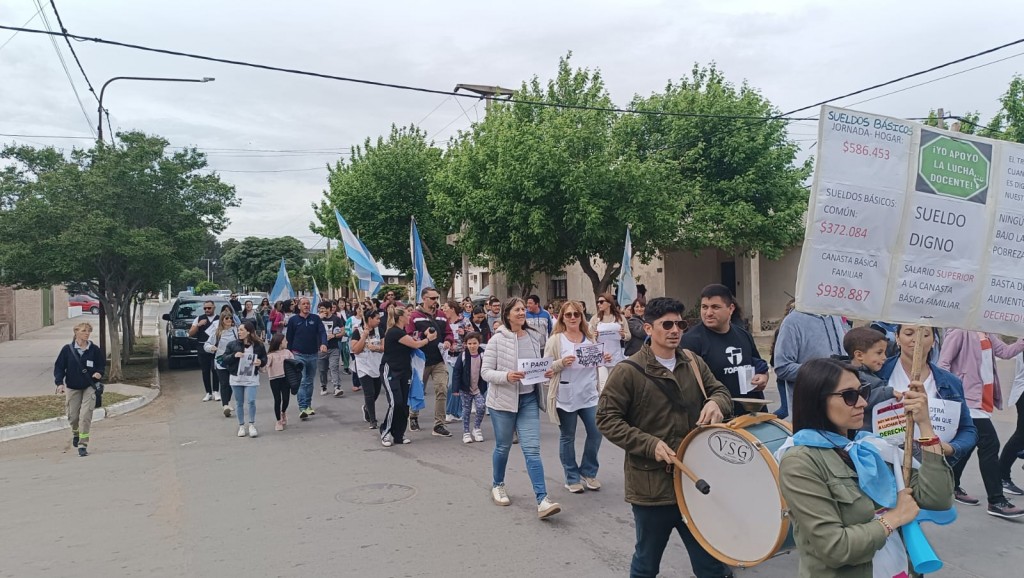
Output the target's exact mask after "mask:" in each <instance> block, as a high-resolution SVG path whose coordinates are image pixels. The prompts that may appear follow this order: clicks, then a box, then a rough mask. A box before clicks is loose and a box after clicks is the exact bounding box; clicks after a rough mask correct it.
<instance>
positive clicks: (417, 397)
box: [409, 349, 438, 411]
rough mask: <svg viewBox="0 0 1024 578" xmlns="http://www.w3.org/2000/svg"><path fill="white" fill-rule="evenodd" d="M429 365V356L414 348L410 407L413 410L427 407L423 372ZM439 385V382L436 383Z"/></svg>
mask: <svg viewBox="0 0 1024 578" xmlns="http://www.w3.org/2000/svg"><path fill="white" fill-rule="evenodd" d="M426 367H427V356H426V355H424V353H423V352H422V351H421V350H419V349H414V350H413V352H412V384H411V386H410V387H409V409H410V410H412V411H419V410H421V409H423V408H425V407H427V402H426V401H424V399H423V395H424V394H423V390H424V388H425V386H424V384H423V372H424V371H426ZM434 386H435V387H438V386H437V384H434Z"/></svg>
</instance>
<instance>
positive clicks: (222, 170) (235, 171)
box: [205, 166, 327, 173]
mask: <svg viewBox="0 0 1024 578" xmlns="http://www.w3.org/2000/svg"><path fill="white" fill-rule="evenodd" d="M326 169H327V167H326V166H321V167H310V168H308V169H269V170H262V169H261V170H255V171H247V170H227V169H212V168H209V167H207V168H206V169H205V170H208V171H214V172H218V173H299V172H303V171H322V170H326Z"/></svg>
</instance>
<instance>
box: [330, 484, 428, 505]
mask: <svg viewBox="0 0 1024 578" xmlns="http://www.w3.org/2000/svg"><path fill="white" fill-rule="evenodd" d="M415 495H416V488H414V487H412V486H403V485H402V484H366V485H364V486H356V487H354V488H349V489H347V490H344V491H341V492H338V493H337V494H336V495H335V496H334V499H335V500H338V501H339V502H348V503H349V504H369V505H376V504H391V503H394V502H401V501H403V500H408V499H409V498H412V497H413V496H415Z"/></svg>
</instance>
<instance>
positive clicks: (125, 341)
mask: <svg viewBox="0 0 1024 578" xmlns="http://www.w3.org/2000/svg"><path fill="white" fill-rule="evenodd" d="M131 314H132V309H131V303H130V302H129V304H128V305H127V306H126V307H122V308H121V316H120V319H118V321H119V322H120V327H119V329H120V331H121V355H122V357H121V358H122V359H123V360H124V361H128V360H129V359H131V358H132V322H131Z"/></svg>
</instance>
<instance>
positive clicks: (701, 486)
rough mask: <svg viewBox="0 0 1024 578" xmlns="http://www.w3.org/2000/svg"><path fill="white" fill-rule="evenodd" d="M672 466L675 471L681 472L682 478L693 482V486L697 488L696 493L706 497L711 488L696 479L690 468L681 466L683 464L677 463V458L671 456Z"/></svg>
mask: <svg viewBox="0 0 1024 578" xmlns="http://www.w3.org/2000/svg"><path fill="white" fill-rule="evenodd" d="M672 464H673V465H675V467H676V469H678V470H679V471H680V472H682V473H683V475H684V476H686V477H688V478H690V481H692V482H693V485H694V486H695V487H696V488H697V491H698V492H700V493H702V494H704V495H707V494H708V492H710V491H711V486H709V485H708V483H707V482H705V481H704V480H702V479H700V478H698V477H697V474H694V473H693V471H691V470H690V468H688V467H686V466H685V465H683V462H681V461H679V458H676V457H674V456H673V458H672Z"/></svg>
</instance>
